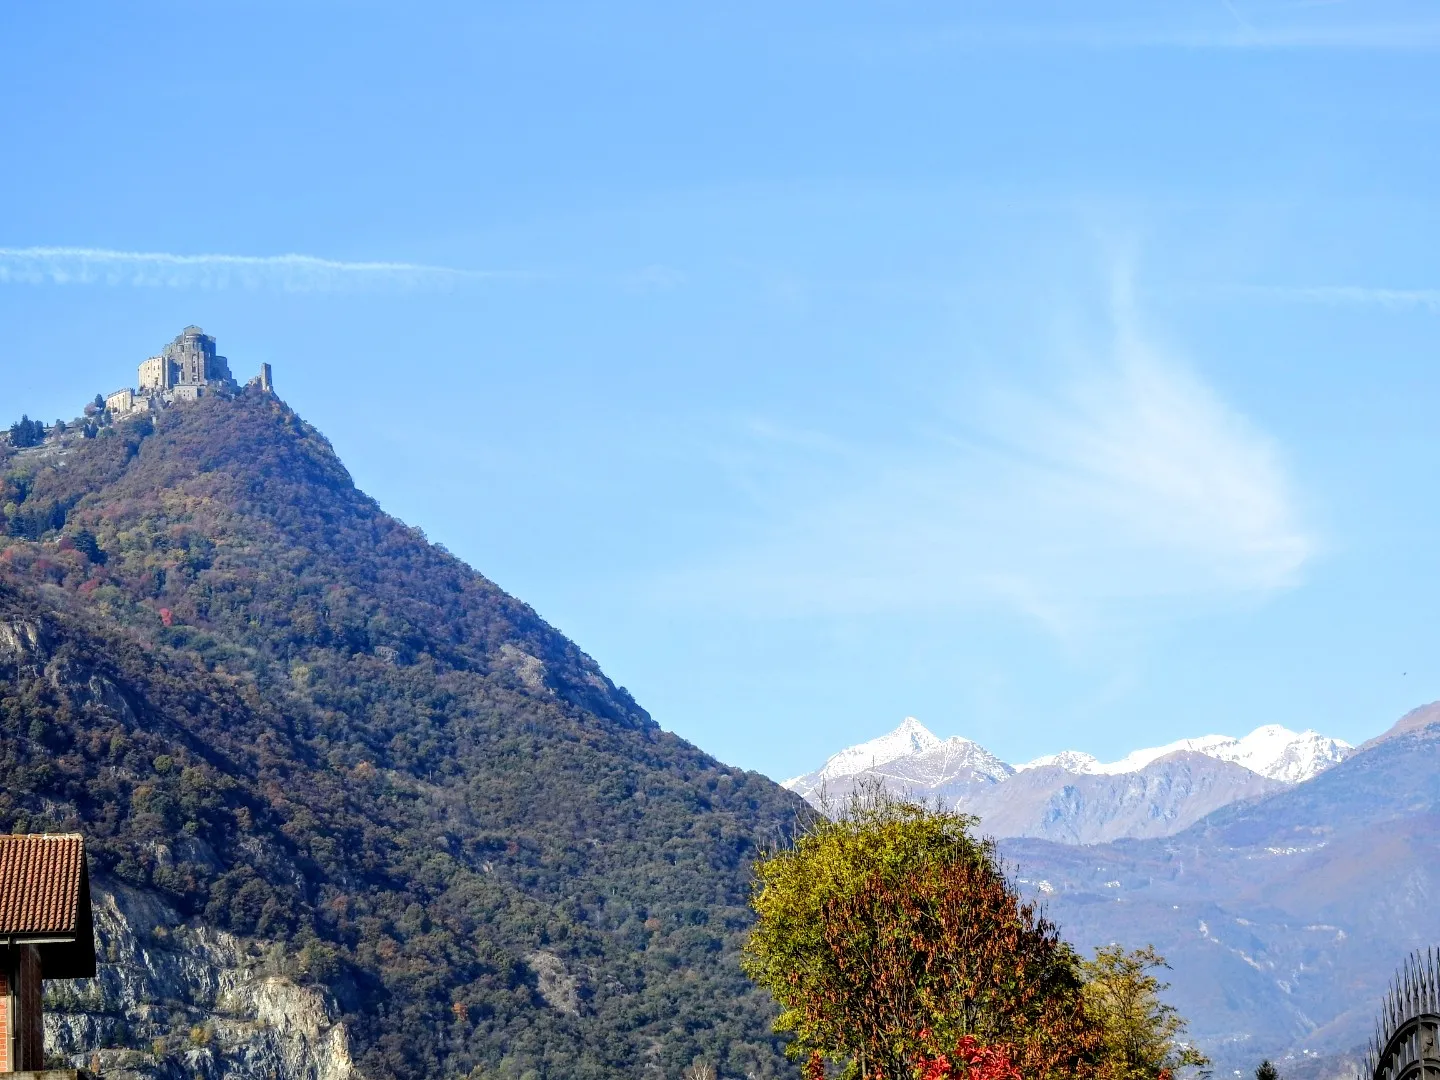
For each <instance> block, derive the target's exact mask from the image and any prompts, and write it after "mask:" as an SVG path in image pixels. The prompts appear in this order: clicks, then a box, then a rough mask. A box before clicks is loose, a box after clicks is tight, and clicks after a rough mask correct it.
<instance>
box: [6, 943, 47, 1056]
mask: <svg viewBox="0 0 1440 1080" xmlns="http://www.w3.org/2000/svg"><path fill="white" fill-rule="evenodd" d="M41 995H42V987H41V983H40V953H39V951H38V950H37V949H36V948H35V947H34V946H33V945H24V946H21V947H20V948H18V949H15V950H8V949H7V950H0V1073H11V1072H19V1071H22V1070H26V1069H43V1068H44V1067H45V1024H44V1019H43V1018H42V1016H41V1011H40V1010H41V1007H42V996H41Z"/></svg>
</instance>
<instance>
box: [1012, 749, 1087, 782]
mask: <svg viewBox="0 0 1440 1080" xmlns="http://www.w3.org/2000/svg"><path fill="white" fill-rule="evenodd" d="M1049 765H1053V766H1055V767H1056V768H1060V769H1064V770H1065V771H1066V772H1070V773H1079V774H1080V775H1082V776H1083V775H1088V774H1090V773H1098V772H1099V771H1100V769H1101V765H1100V760H1099V759H1098V758H1096V757H1093V756H1092V755H1090V754H1086V753H1083V752H1081V751H1079V750H1062V751H1060V753H1058V754H1046V755H1045V756H1044V757H1037V758H1036V759H1035V760H1034V761H1027V762H1025V763H1024V764H1023V765H1016V766H1015V771H1016V772H1024V771H1025V770H1026V769H1043V768H1045V767H1046V766H1049Z"/></svg>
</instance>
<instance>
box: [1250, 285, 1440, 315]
mask: <svg viewBox="0 0 1440 1080" xmlns="http://www.w3.org/2000/svg"><path fill="white" fill-rule="evenodd" d="M1245 291H1246V292H1249V293H1257V294H1260V295H1263V296H1269V297H1274V298H1276V299H1279V300H1290V301H1295V302H1298V303H1306V304H1338V305H1343V306H1365V307H1370V306H1374V307H1383V308H1390V309H1392V310H1399V309H1403V308H1426V309H1428V310H1430V311H1436V312H1440V289H1377V288H1370V287H1367V286H1363V285H1317V286H1310V287H1304V286H1301V287H1284V286H1279V287H1273V288H1265V287H1260V288H1252V289H1247V290H1245Z"/></svg>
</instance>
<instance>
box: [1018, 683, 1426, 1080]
mask: <svg viewBox="0 0 1440 1080" xmlns="http://www.w3.org/2000/svg"><path fill="white" fill-rule="evenodd" d="M1021 775H1024V774H1021ZM1437 781H1440V705H1431V706H1427V707H1425V708H1424V709H1419V710H1415V711H1414V712H1412V713H1410V714H1408V715H1407V716H1406V717H1404V718H1402V719H1401V721H1400V722H1399V723H1397V724H1396V725H1395V726H1394V727H1393V728H1392V729H1391V730H1390V731H1388V732H1386V733H1385V735H1383V736H1381V737H1379V738H1377V739H1372V740H1371V741H1370V742H1368V743H1366V744H1365V745H1364V746H1362V747H1360V748H1359V749H1358V750H1356V751H1355V752H1354V753H1353V754H1351V755H1349V756H1347V757H1346V759H1345V760H1344V761H1342V762H1340V763H1338V764H1336V765H1334V766H1333V767H1331V768H1329V769H1326V770H1323V771H1322V772H1320V773H1319V774H1318V775H1316V776H1314V777H1312V778H1311V779H1309V780H1307V781H1305V782H1304V783H1299V784H1293V785H1287V786H1285V787H1282V788H1281V789H1279V790H1278V791H1275V792H1274V793H1272V794H1270V795H1269V796H1267V797H1264V798H1261V799H1258V800H1249V801H1240V802H1235V803H1232V804H1231V805H1229V806H1226V807H1223V808H1221V809H1219V810H1217V811H1215V812H1214V813H1212V814H1210V815H1209V816H1207V817H1206V818H1204V819H1203V820H1202V821H1200V822H1198V823H1197V824H1195V825H1194V826H1192V827H1191V828H1189V829H1186V830H1184V831H1182V832H1180V833H1178V834H1176V835H1173V836H1169V837H1163V838H1157V839H1151V840H1138V841H1137V840H1122V841H1117V842H1115V843H1109V844H1100V845H1092V846H1087V847H1077V846H1074V845H1069V844H1058V843H1053V842H1047V841H1043V840H1037V839H1011V840H1007V841H1005V842H1003V844H1002V850H1003V852H1004V854H1005V856H1006V857H1007V858H1008V859H1009V860H1010V861H1011V862H1012V864H1013V865H1015V866H1017V867H1018V874H1019V876H1020V879H1021V882H1022V886H1023V887H1025V888H1027V889H1029V890H1031V891H1032V893H1033V894H1034V895H1036V896H1038V897H1042V898H1043V899H1044V900H1045V904H1046V910H1047V913H1048V914H1049V915H1050V917H1051V918H1053V919H1055V920H1056V921H1057V922H1058V923H1059V925H1060V927H1061V929H1062V931H1063V932H1064V933H1065V935H1066V936H1067V937H1068V938H1069V939H1070V940H1071V941H1073V942H1074V943H1075V944H1076V945H1078V946H1080V947H1081V948H1082V949H1088V948H1092V947H1094V946H1096V945H1100V944H1105V943H1108V942H1112V941H1118V942H1121V943H1122V944H1126V945H1130V946H1138V945H1143V944H1153V945H1155V946H1156V947H1157V948H1158V949H1159V951H1160V952H1161V953H1162V954H1163V955H1164V956H1165V957H1166V959H1167V960H1168V961H1169V962H1170V964H1171V966H1172V967H1173V969H1174V974H1173V975H1172V976H1171V978H1170V981H1171V982H1172V984H1173V985H1172V989H1171V991H1170V999H1171V1000H1172V1002H1173V1003H1174V1004H1175V1005H1177V1006H1178V1007H1179V1009H1180V1011H1181V1012H1182V1013H1183V1014H1184V1015H1185V1016H1186V1017H1187V1018H1188V1019H1189V1020H1190V1029H1191V1034H1192V1035H1193V1036H1194V1037H1195V1039H1196V1041H1197V1043H1198V1044H1199V1045H1200V1047H1201V1048H1202V1049H1204V1050H1205V1051H1206V1052H1207V1053H1209V1054H1211V1055H1212V1056H1213V1057H1214V1058H1215V1059H1216V1066H1217V1067H1216V1070H1215V1071H1216V1075H1217V1076H1225V1075H1229V1074H1230V1073H1231V1072H1232V1071H1233V1070H1237V1069H1238V1070H1242V1071H1244V1072H1245V1074H1246V1075H1248V1074H1249V1072H1250V1071H1252V1070H1253V1069H1254V1066H1255V1063H1256V1062H1258V1061H1259V1060H1260V1059H1261V1058H1262V1057H1270V1058H1272V1059H1274V1060H1276V1061H1277V1062H1279V1063H1281V1064H1282V1067H1281V1070H1280V1071H1281V1073H1282V1074H1283V1075H1301V1074H1302V1073H1304V1074H1306V1075H1338V1074H1340V1073H1342V1072H1344V1071H1345V1068H1346V1065H1345V1061H1346V1060H1347V1056H1348V1055H1351V1054H1352V1053H1353V1052H1354V1051H1356V1050H1358V1049H1359V1048H1360V1047H1361V1045H1362V1044H1363V1042H1364V1040H1365V1038H1366V1037H1367V1036H1368V1035H1369V1034H1370V1027H1371V1024H1372V1023H1373V1020H1374V1016H1375V1011H1376V1009H1377V1008H1378V1006H1379V1002H1380V998H1381V995H1382V994H1383V992H1384V989H1385V984H1386V981H1387V980H1388V979H1389V978H1390V976H1391V974H1392V973H1393V972H1394V970H1395V967H1396V965H1397V964H1398V963H1399V962H1400V961H1401V960H1402V959H1403V957H1404V956H1405V955H1406V954H1407V953H1408V952H1409V951H1410V950H1412V949H1414V948H1418V947H1420V946H1428V945H1433V944H1434V943H1435V942H1436V941H1437V940H1440V908H1437V906H1436V904H1435V902H1434V897H1435V896H1436V895H1437V894H1440V783H1437ZM1321 1058H1323V1059H1324V1061H1323V1062H1319V1061H1318V1059H1321ZM1287 1061H1289V1062H1292V1063H1293V1064H1291V1065H1289V1066H1288V1067H1287V1066H1286V1064H1285V1063H1286V1062H1287Z"/></svg>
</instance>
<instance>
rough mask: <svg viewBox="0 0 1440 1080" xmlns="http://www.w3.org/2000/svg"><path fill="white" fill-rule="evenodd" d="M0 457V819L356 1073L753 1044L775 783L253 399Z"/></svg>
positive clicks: (262, 399) (778, 816)
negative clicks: (338, 1031)
mask: <svg viewBox="0 0 1440 1080" xmlns="http://www.w3.org/2000/svg"><path fill="white" fill-rule="evenodd" d="M4 469H5V473H6V479H5V484H6V491H5V495H4V501H5V505H4V518H5V520H4V523H3V528H4V532H5V533H6V534H7V537H6V539H4V541H3V543H4V544H5V545H6V546H5V548H4V550H3V552H0V582H3V588H0V675H3V682H0V693H3V701H0V735H3V741H0V755H3V761H0V767H3V769H4V774H5V776H6V783H5V785H4V787H3V791H0V830H33V831H48V830H56V829H77V830H80V831H83V832H85V833H86V834H87V835H88V836H90V837H91V838H92V839H91V842H92V860H93V865H94V869H95V870H96V871H97V874H98V875H99V877H100V879H101V880H102V881H104V880H106V879H109V880H113V881H115V882H117V883H123V884H124V885H126V886H129V887H132V888H134V889H140V890H145V891H149V892H152V893H154V894H155V895H156V898H157V900H162V901H163V902H164V903H165V904H166V905H169V906H170V907H172V908H173V909H174V910H175V911H177V912H178V913H179V915H180V916H181V917H182V918H184V919H187V920H189V921H191V922H192V923H193V924H195V925H197V926H199V925H203V926H207V927H213V928H217V929H221V930H225V931H229V932H231V933H233V934H235V935H238V936H239V937H240V938H241V939H243V940H252V939H253V940H256V941H262V942H264V943H267V947H269V948H271V949H272V952H273V950H274V949H275V948H277V947H278V948H279V950H280V954H281V956H282V957H288V958H289V959H288V960H287V961H286V962H285V971H286V972H287V974H288V975H289V977H292V978H294V979H297V980H301V981H310V982H312V983H315V984H316V985H318V986H322V987H324V988H325V989H326V991H327V992H328V993H330V994H333V996H334V998H335V1000H336V1002H338V1005H337V1008H338V1011H339V1013H340V1014H341V1019H343V1021H344V1025H345V1028H346V1030H347V1031H348V1033H349V1039H350V1041H351V1044H352V1045H351V1050H352V1053H353V1056H354V1058H355V1060H356V1062H357V1064H358V1066H359V1068H360V1069H361V1070H362V1071H363V1073H364V1074H365V1075H367V1076H370V1077H373V1078H377V1080H378V1078H381V1077H387V1076H396V1077H436V1076H453V1075H466V1074H473V1075H481V1074H484V1075H489V1074H490V1073H491V1072H498V1075H513V1076H517V1077H518V1076H522V1075H525V1074H527V1073H529V1074H531V1075H535V1076H543V1077H602V1076H620V1075H625V1076H636V1075H646V1074H651V1075H657V1076H658V1075H664V1076H674V1075H677V1074H678V1073H679V1071H680V1070H681V1069H682V1068H683V1067H684V1066H686V1065H688V1064H689V1063H690V1062H691V1061H692V1060H694V1059H695V1058H697V1057H698V1058H703V1059H705V1060H707V1061H708V1062H710V1063H711V1064H713V1065H715V1066H718V1067H719V1069H720V1073H721V1075H725V1076H744V1075H746V1074H748V1073H753V1074H755V1075H756V1076H762V1077H763V1076H771V1075H775V1074H776V1072H777V1070H781V1069H785V1068H787V1067H786V1066H785V1065H784V1064H783V1061H782V1059H781V1057H780V1055H779V1052H778V1046H777V1044H776V1042H775V1040H774V1038H773V1036H771V1035H770V1033H769V1021H770V1017H771V1005H770V1002H769V1000H768V998H765V997H764V996H762V995H760V994H759V993H758V992H756V991H754V990H752V989H751V988H750V987H749V985H748V984H747V982H746V980H745V979H744V977H743V976H742V975H741V974H740V972H739V970H738V967H737V965H736V963H735V956H736V952H737V950H738V948H739V945H740V942H741V940H742V938H743V934H744V930H745V928H746V926H747V925H748V912H747V909H746V896H747V887H748V868H749V861H750V859H751V857H752V855H753V853H754V851H755V847H756V843H757V840H759V839H761V838H764V837H774V836H776V835H778V834H779V833H780V832H781V831H783V830H786V829H789V828H792V827H793V824H794V821H795V818H796V815H797V814H803V813H805V812H806V811H805V810H804V808H803V806H802V804H801V803H800V800H799V799H798V798H797V797H795V796H792V795H790V794H789V793H787V792H785V791H783V790H781V789H780V788H779V787H778V786H777V785H775V784H773V783H771V782H770V781H768V780H766V779H765V778H763V777H760V776H758V775H756V774H753V773H744V772H741V771H739V770H736V769H731V768H727V767H725V766H724V765H721V764H720V763H718V762H716V761H715V760H713V759H712V758H710V757H708V756H706V755H705V754H703V753H701V752H700V751H698V750H697V749H695V748H694V747H692V746H690V745H688V744H686V743H685V742H683V741H682V740H680V739H679V738H677V737H675V736H673V735H670V734H667V733H665V732H663V731H662V730H660V728H659V727H658V726H657V725H656V724H655V723H654V722H653V721H652V720H651V719H650V718H649V716H648V715H647V714H646V713H645V712H644V710H642V709H641V708H640V707H639V706H638V705H637V704H636V703H635V702H634V701H633V700H631V698H630V696H629V695H628V694H627V693H626V692H625V691H624V690H621V689H617V688H616V687H615V686H613V685H612V684H611V683H610V682H609V680H607V679H606V678H605V677H604V675H603V674H602V673H601V672H600V670H599V668H598V667H597V666H596V665H595V663H594V662H593V661H592V660H590V659H589V658H588V657H587V656H585V655H584V654H583V653H582V652H580V650H579V649H578V648H576V646H575V645H574V644H573V643H571V642H569V641H568V640H566V639H565V638H564V637H563V636H562V635H561V634H559V633H558V632H556V631H555V630H554V629H552V628H551V627H549V626H547V625H546V624H545V623H544V622H543V621H542V620H541V619H539V618H538V617H537V616H536V614H535V613H534V612H533V611H531V610H530V609H529V608H528V607H526V606H525V605H524V604H522V603H520V602H519V601H517V600H515V599H514V598H512V597H510V596H507V595H506V594H505V593H503V592H502V591H501V590H500V589H498V588H497V587H496V586H495V585H493V584H492V583H490V582H489V581H487V580H486V579H485V578H483V577H482V576H480V575H479V574H477V573H476V572H474V571H473V570H471V569H470V568H469V567H467V566H465V565H464V564H463V563H461V562H460V561H459V560H457V559H455V558H454V557H452V556H450V555H449V554H448V553H446V552H445V551H444V550H443V549H440V548H438V547H436V546H433V545H431V544H429V543H427V542H426V541H425V539H424V537H423V535H421V534H420V533H419V532H418V531H417V530H414V529H411V528H408V527H406V526H405V525H403V524H402V523H400V522H398V521H396V520H394V519H393V518H390V517H388V516H387V515H385V514H384V513H383V512H382V511H381V510H380V509H379V507H378V506H377V505H376V503H375V502H374V501H373V500H371V499H370V498H368V497H367V496H365V495H364V494H363V493H361V492H360V491H358V490H357V489H356V488H355V486H354V485H353V483H352V482H351V479H350V477H349V475H348V474H347V473H346V471H345V469H344V468H343V466H342V465H341V464H340V462H339V461H338V460H337V458H336V457H335V455H334V453H333V451H332V450H331V448H330V446H329V444H328V443H327V442H326V440H325V439H324V438H323V437H322V436H321V435H320V434H319V433H318V432H316V431H315V430H314V429H313V428H311V427H310V426H308V425H307V424H305V423H304V422H303V421H301V420H300V419H299V417H298V416H296V415H295V414H294V413H293V412H292V411H291V410H289V409H288V408H287V407H286V406H285V405H284V404H283V403H281V402H280V401H278V400H277V399H275V398H274V397H273V396H271V395H269V394H264V393H260V392H258V391H253V390H252V391H247V392H245V393H243V394H241V395H240V396H239V397H238V398H236V399H234V400H223V399H218V398H207V399H201V400H200V401H197V402H193V403H187V404H185V405H182V406H177V407H175V408H172V409H169V410H167V411H165V412H163V413H161V414H160V415H158V416H157V417H156V418H155V419H154V420H153V422H152V421H151V420H150V419H148V418H147V419H140V420H134V421H128V422H125V423H122V424H119V425H117V426H115V427H112V428H107V429H106V430H105V431H103V432H102V433H101V435H100V437H98V438H94V439H85V440H79V441H74V442H73V443H72V444H71V445H69V446H67V447H65V448H64V449H63V450H62V449H58V448H56V447H54V446H50V447H48V448H47V447H41V448H37V449H34V450H25V451H20V452H15V451H10V452H9V456H8V458H7V460H6V461H5V464H4ZM76 1007H77V1008H79V1007H81V1006H78V1005H77V1006H76ZM133 1026H134V1025H133V1024H130V1025H126V1024H124V1023H118V1022H117V1023H112V1024H108V1026H107V1024H106V1023H103V1022H99V1021H96V1022H95V1023H93V1024H90V1026H88V1027H86V1028H85V1029H84V1030H87V1031H89V1030H93V1031H95V1032H97V1033H98V1034H96V1036H95V1037H96V1038H97V1039H100V1040H101V1041H104V1040H105V1039H119V1040H122V1041H123V1040H124V1039H125V1038H133V1037H134V1032H133V1030H132V1029H133ZM156 1067H157V1069H158V1068H160V1066H159V1065H157V1066H156ZM157 1075H159V1073H157Z"/></svg>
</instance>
